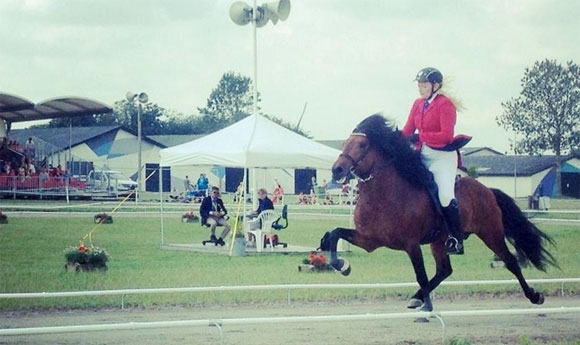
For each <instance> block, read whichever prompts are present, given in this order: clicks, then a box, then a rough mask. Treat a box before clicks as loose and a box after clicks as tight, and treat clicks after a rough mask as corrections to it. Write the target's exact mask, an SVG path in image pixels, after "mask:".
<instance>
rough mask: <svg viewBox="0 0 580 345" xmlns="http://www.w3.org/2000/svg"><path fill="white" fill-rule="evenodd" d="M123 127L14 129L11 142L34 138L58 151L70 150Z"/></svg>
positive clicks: (11, 133)
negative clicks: (69, 148)
mask: <svg viewBox="0 0 580 345" xmlns="http://www.w3.org/2000/svg"><path fill="white" fill-rule="evenodd" d="M121 127H122V126H120V125H116V126H95V127H73V130H72V131H71V130H70V129H69V128H68V127H58V128H27V129H13V130H11V131H10V140H17V141H19V142H20V143H24V142H26V140H27V139H28V138H31V137H32V138H35V139H37V140H38V139H40V140H42V141H44V142H46V143H48V144H50V145H52V146H53V147H54V149H56V150H64V149H68V147H69V145H70V146H71V147H75V146H76V145H79V144H82V143H84V142H86V141H88V140H90V139H92V138H95V137H99V136H102V135H105V134H107V133H110V132H117V131H118V130H119V129H120V128H121Z"/></svg>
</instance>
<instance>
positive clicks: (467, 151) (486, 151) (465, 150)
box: [460, 147, 503, 156]
mask: <svg viewBox="0 0 580 345" xmlns="http://www.w3.org/2000/svg"><path fill="white" fill-rule="evenodd" d="M460 151H461V155H462V156H468V155H478V156H485V155H502V156H503V153H501V152H498V151H496V150H494V149H491V148H489V147H462V148H461V150H460Z"/></svg>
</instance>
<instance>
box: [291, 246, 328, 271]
mask: <svg viewBox="0 0 580 345" xmlns="http://www.w3.org/2000/svg"><path fill="white" fill-rule="evenodd" d="M332 270H334V269H333V268H332V266H330V264H328V260H327V259H326V255H324V253H323V252H317V251H311V252H310V255H308V258H306V259H304V260H302V265H299V266H298V271H300V272H324V271H332Z"/></svg>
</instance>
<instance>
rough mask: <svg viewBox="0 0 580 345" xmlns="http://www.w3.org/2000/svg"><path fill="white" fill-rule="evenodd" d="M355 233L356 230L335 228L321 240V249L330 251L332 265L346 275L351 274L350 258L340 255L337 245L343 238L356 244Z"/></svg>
mask: <svg viewBox="0 0 580 345" xmlns="http://www.w3.org/2000/svg"><path fill="white" fill-rule="evenodd" d="M354 233H355V230H352V229H345V228H335V229H334V230H332V231H331V232H327V233H325V234H324V236H323V237H322V239H321V240H320V250H322V251H325V252H330V265H331V266H332V268H334V269H335V270H337V271H339V272H340V273H342V275H344V276H347V275H349V274H350V263H349V262H348V260H346V259H341V258H339V257H338V253H337V249H336V247H337V244H338V240H340V239H341V238H342V239H343V240H346V241H348V242H350V243H352V244H354V245H356V243H353V242H352V240H353V236H354Z"/></svg>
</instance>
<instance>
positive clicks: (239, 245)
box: [232, 237, 246, 256]
mask: <svg viewBox="0 0 580 345" xmlns="http://www.w3.org/2000/svg"><path fill="white" fill-rule="evenodd" d="M232 255H233V256H246V239H245V238H243V237H236V238H234V251H233V253H232Z"/></svg>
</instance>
